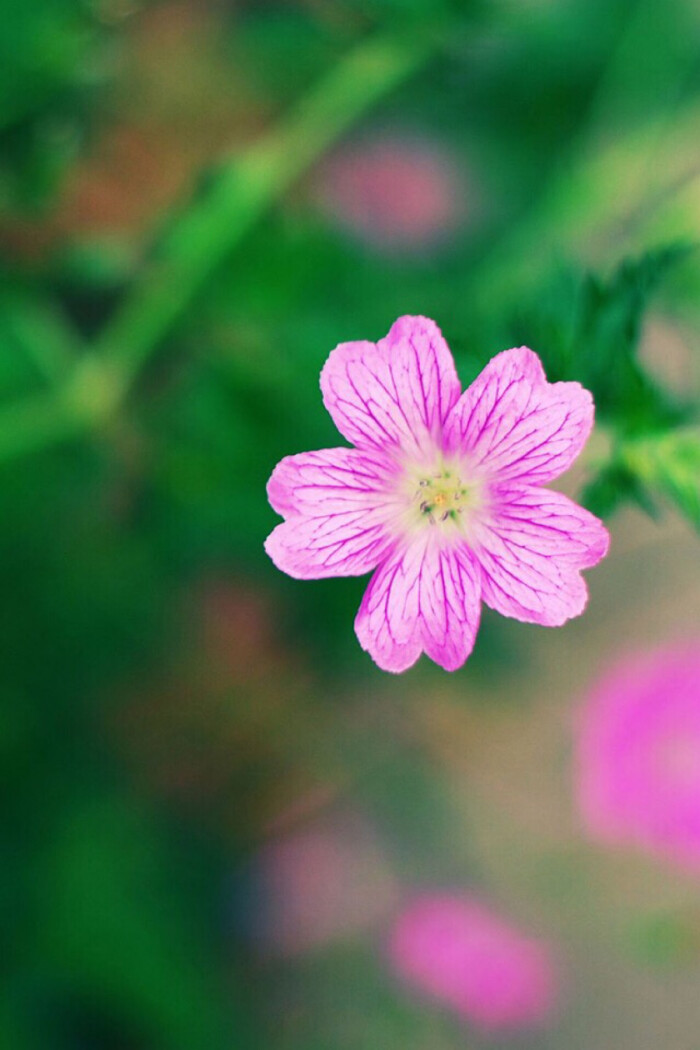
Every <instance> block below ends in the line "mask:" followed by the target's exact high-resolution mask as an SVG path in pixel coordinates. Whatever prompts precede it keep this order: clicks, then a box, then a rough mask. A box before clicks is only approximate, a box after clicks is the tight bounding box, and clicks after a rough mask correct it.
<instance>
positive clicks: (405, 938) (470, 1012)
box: [389, 894, 559, 1032]
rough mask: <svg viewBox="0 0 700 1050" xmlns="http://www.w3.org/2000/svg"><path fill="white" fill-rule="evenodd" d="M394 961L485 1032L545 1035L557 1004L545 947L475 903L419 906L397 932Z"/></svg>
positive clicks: (446, 899)
mask: <svg viewBox="0 0 700 1050" xmlns="http://www.w3.org/2000/svg"><path fill="white" fill-rule="evenodd" d="M389 959H390V962H391V965H392V967H393V969H394V971H395V972H396V974H397V975H398V976H399V977H400V978H401V979H402V980H403V981H404V982H405V983H406V984H407V985H409V986H410V987H412V988H415V989H417V990H418V991H420V992H423V993H424V994H425V995H427V996H430V997H431V998H433V999H436V1000H438V1001H439V1002H442V1003H444V1004H445V1005H446V1006H448V1007H450V1008H451V1009H452V1010H455V1011H456V1012H457V1013H458V1014H459V1015H460V1016H461V1017H463V1018H464V1019H465V1020H468V1021H470V1022H471V1023H472V1024H474V1025H475V1026H476V1027H478V1028H480V1029H481V1030H482V1031H484V1032H499V1031H507V1030H510V1031H514V1030H519V1029H532V1028H537V1027H540V1026H541V1025H543V1024H545V1023H546V1022H547V1021H548V1020H549V1019H550V1018H551V1016H552V1014H553V1012H554V1010H555V1006H556V1003H557V999H558V991H559V989H558V980H557V972H556V967H555V964H554V960H553V957H552V954H551V952H550V950H549V948H548V947H547V945H545V944H544V943H542V942H541V941H539V940H534V939H533V938H530V937H526V936H524V935H523V934H522V933H520V932H519V931H518V930H516V929H513V927H512V926H511V925H510V924H509V923H507V922H505V921H504V920H503V919H501V918H500V917H499V916H498V915H495V914H494V913H493V912H492V911H491V910H490V909H489V908H487V907H485V906H484V905H483V904H481V903H480V902H479V901H478V900H475V899H473V898H472V897H469V896H461V895H460V896H457V895H451V894H431V895H426V896H422V897H418V898H417V899H416V900H414V901H413V902H412V903H411V904H410V905H409V907H408V908H407V909H406V910H405V911H404V912H403V913H402V914H401V915H400V916H399V918H398V920H397V922H396V924H395V926H394V928H393V930H392V932H391V937H390V941H389Z"/></svg>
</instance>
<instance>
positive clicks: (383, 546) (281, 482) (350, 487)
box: [265, 448, 395, 579]
mask: <svg viewBox="0 0 700 1050" xmlns="http://www.w3.org/2000/svg"><path fill="white" fill-rule="evenodd" d="M392 477H393V465H392V463H391V461H390V460H388V459H387V458H386V457H384V456H382V455H380V454H379V453H376V452H360V451H358V450H357V449H354V448H328V449H322V450H321V451H319V452H302V453H301V454H300V455H298V456H287V457H286V458H285V459H283V460H281V462H280V463H278V464H277V466H276V467H275V469H274V471H273V472H272V476H271V478H270V480H269V482H268V485H267V493H268V497H269V500H270V503H271V504H272V506H273V507H274V509H275V510H276V511H277V512H278V513H280V514H284V515H285V516H286V517H287V519H288V520H287V521H285V522H283V523H282V524H281V525H278V526H277V528H276V529H274V530H273V532H272V533H271V534H270V535H269V536H268V538H267V540H266V541H265V550H266V551H267V553H268V554H269V556H270V557H271V558H272V560H273V562H274V563H275V565H276V566H277V568H278V569H281V570H282V571H283V572H286V573H288V574H289V575H290V576H295V577H297V578H298V579H320V578H322V577H325V576H361V575H362V574H363V573H366V572H371V570H372V569H374V568H375V566H376V565H378V564H379V562H380V561H381V560H382V559H383V558H384V557H385V556H386V554H387V552H388V551H389V549H390V548H391V546H392V543H393V541H392V539H391V534H390V532H389V531H388V523H389V522H390V520H391V517H392V512H393V511H394V510H395V506H394V504H393V502H392V496H391V481H392Z"/></svg>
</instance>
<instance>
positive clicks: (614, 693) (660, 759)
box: [576, 639, 700, 871]
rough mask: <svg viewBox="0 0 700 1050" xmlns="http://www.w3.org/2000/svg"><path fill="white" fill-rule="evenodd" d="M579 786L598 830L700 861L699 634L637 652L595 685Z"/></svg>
mask: <svg viewBox="0 0 700 1050" xmlns="http://www.w3.org/2000/svg"><path fill="white" fill-rule="evenodd" d="M576 790H577V795H578V804H579V807H580V810H581V813H582V814H583V818H584V820H585V822H586V825H587V827H588V829H589V831H590V832H591V833H592V834H593V835H595V836H597V837H599V838H601V839H605V840H608V841H610V842H615V841H618V842H626V843H630V844H636V845H639V846H642V847H643V848H646V849H648V850H651V851H657V852H659V853H663V854H664V855H666V856H668V857H670V858H671V859H673V860H674V861H676V862H677V863H679V864H682V865H684V866H686V867H690V868H693V869H695V870H697V871H700V639H696V640H693V641H687V642H676V643H672V644H669V645H667V646H664V647H663V648H660V649H657V650H656V651H654V652H652V653H638V654H636V655H633V656H629V657H627V658H625V659H623V660H621V661H619V662H618V663H617V665H616V666H615V667H614V668H613V669H612V670H611V671H609V672H608V673H607V674H606V675H605V676H604V677H603V679H602V680H601V681H600V682H599V683H598V685H597V686H596V687H595V688H594V689H593V691H592V693H591V695H590V698H589V700H588V702H587V704H586V706H585V708H584V710H583V711H582V714H581V719H580V724H579V731H578V741H577V785H576Z"/></svg>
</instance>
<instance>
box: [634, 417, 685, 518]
mask: <svg viewBox="0 0 700 1050" xmlns="http://www.w3.org/2000/svg"><path fill="white" fill-rule="evenodd" d="M620 456H621V459H622V462H623V463H624V465H625V466H626V468H627V469H628V470H629V472H630V473H632V474H633V475H634V476H635V477H636V478H637V479H638V480H639V481H640V482H642V483H643V484H644V485H645V486H646V487H648V488H649V489H651V490H652V491H656V492H658V493H659V494H660V495H663V496H665V497H666V498H667V499H669V500H671V502H672V503H673V504H675V506H676V507H677V508H678V510H680V512H681V514H683V515H684V516H685V517H686V518H688V520H689V521H690V522H691V523H692V524H693V525H694V527H695V528H696V529H698V531H700V428H697V427H696V428H686V429H683V430H675V431H669V432H666V433H664V434H658V435H653V436H651V437H647V438H642V439H638V440H635V441H628V442H627V443H625V444H624V445H623V447H622V449H621V452H620Z"/></svg>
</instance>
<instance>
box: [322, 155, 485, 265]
mask: <svg viewBox="0 0 700 1050" xmlns="http://www.w3.org/2000/svg"><path fill="white" fill-rule="evenodd" d="M464 191H465V187H464V186H463V185H462V180H461V179H460V178H459V176H458V172H457V168H456V165H455V162H454V160H453V158H452V157H451V156H450V155H449V153H447V152H446V151H445V150H444V149H441V148H440V147H438V146H437V145H436V144H434V143H431V142H429V141H427V140H424V139H421V138H418V137H409V136H397V135H394V136H386V137H382V138H377V139H373V140H368V141H365V142H361V143H356V144H354V145H351V146H346V147H345V148H344V149H342V150H340V151H339V152H338V153H336V155H335V156H334V157H333V158H332V159H331V160H330V161H328V162H327V163H326V164H325V165H324V167H323V169H322V170H321V173H320V177H319V179H318V181H317V187H316V196H317V199H318V201H319V204H320V205H321V208H322V209H323V211H324V212H325V213H326V214H327V215H328V216H329V218H330V219H331V220H332V221H334V222H335V223H336V224H337V225H339V226H342V227H344V228H345V229H347V230H348V231H349V232H350V233H352V234H353V235H355V236H356V237H357V238H358V239H359V240H362V241H364V242H366V243H367V244H368V245H370V246H372V247H374V248H377V249H383V250H385V251H389V252H391V251H396V250H399V249H402V250H405V249H410V248H413V249H420V248H424V247H426V246H429V245H430V244H433V243H435V242H437V241H438V240H440V239H441V238H442V237H444V236H446V235H447V234H449V233H451V232H453V231H454V229H455V228H456V227H457V226H458V225H459V221H460V219H461V217H462V214H463V198H464Z"/></svg>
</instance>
